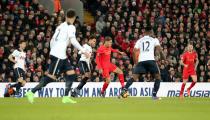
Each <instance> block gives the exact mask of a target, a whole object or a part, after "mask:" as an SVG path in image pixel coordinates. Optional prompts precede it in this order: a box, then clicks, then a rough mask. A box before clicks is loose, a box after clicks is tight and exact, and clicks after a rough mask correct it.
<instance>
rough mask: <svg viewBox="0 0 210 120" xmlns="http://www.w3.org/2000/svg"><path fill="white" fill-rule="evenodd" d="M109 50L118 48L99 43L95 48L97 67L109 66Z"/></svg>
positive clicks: (113, 50)
mask: <svg viewBox="0 0 210 120" xmlns="http://www.w3.org/2000/svg"><path fill="white" fill-rule="evenodd" d="M111 52H118V50H116V49H113V48H111V47H105V46H104V45H101V46H100V47H99V48H98V49H97V53H96V64H97V67H98V68H99V69H101V68H106V67H109V64H110V63H111V62H110V58H111Z"/></svg>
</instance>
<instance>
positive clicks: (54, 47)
mask: <svg viewBox="0 0 210 120" xmlns="http://www.w3.org/2000/svg"><path fill="white" fill-rule="evenodd" d="M75 32H76V29H75V27H74V25H68V24H67V22H64V23H61V24H60V25H59V26H58V27H57V28H56V30H55V33H54V35H53V37H52V39H51V41H50V48H51V49H50V55H53V56H55V57H58V58H60V59H66V58H67V56H66V49H67V46H68V45H69V43H70V38H71V37H75Z"/></svg>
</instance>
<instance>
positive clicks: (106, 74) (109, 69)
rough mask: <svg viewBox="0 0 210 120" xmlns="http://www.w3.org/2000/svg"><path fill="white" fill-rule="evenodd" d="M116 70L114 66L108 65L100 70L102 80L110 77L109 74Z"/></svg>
mask: <svg viewBox="0 0 210 120" xmlns="http://www.w3.org/2000/svg"><path fill="white" fill-rule="evenodd" d="M116 68H117V66H116V65H114V64H109V65H107V67H106V68H102V69H103V73H102V76H103V78H109V77H110V74H109V73H110V72H113V71H115V70H116Z"/></svg>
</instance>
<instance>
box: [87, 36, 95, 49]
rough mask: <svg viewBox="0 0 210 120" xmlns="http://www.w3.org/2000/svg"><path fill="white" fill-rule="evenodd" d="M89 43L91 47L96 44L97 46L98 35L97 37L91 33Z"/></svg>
mask: <svg viewBox="0 0 210 120" xmlns="http://www.w3.org/2000/svg"><path fill="white" fill-rule="evenodd" d="M89 45H90V46H91V47H95V46H96V37H95V36H94V35H91V36H90V37H89Z"/></svg>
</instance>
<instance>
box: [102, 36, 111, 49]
mask: <svg viewBox="0 0 210 120" xmlns="http://www.w3.org/2000/svg"><path fill="white" fill-rule="evenodd" d="M104 46H106V47H111V46H112V38H111V37H109V36H107V37H105V39H104Z"/></svg>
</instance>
